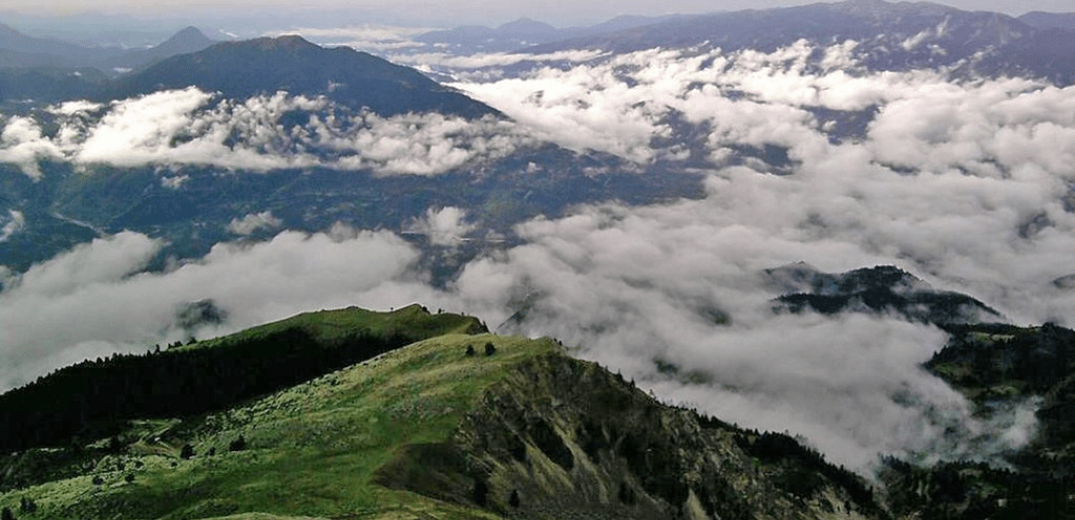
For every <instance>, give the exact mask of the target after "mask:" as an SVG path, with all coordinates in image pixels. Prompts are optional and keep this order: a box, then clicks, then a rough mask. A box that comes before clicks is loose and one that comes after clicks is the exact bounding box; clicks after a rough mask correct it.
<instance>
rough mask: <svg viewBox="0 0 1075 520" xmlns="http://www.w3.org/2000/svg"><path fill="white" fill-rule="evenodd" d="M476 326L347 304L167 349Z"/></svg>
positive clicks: (418, 335) (424, 333) (328, 341)
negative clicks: (289, 336) (294, 334)
mask: <svg viewBox="0 0 1075 520" xmlns="http://www.w3.org/2000/svg"><path fill="white" fill-rule="evenodd" d="M479 325H480V323H479V322H478V321H477V319H476V318H467V317H463V316H460V315H458V314H429V312H428V311H427V310H426V309H425V308H424V307H422V306H421V305H418V304H412V305H408V306H406V307H403V308H400V309H396V310H393V311H390V312H377V311H370V310H366V309H362V308H359V307H348V308H346V309H336V310H329V311H317V312H307V313H303V314H299V315H297V316H292V317H290V318H287V319H283V320H280V321H276V322H273V323H267V324H265V325H259V326H257V327H253V328H249V329H246V330H244V331H241V332H237V333H235V334H232V335H230V336H224V337H222V338H216V339H211V340H207V341H201V342H198V343H195V344H193V345H187V346H183V347H178V348H174V349H169V351H170V352H171V351H183V350H190V349H201V348H220V347H227V346H229V345H234V344H236V343H240V342H242V341H247V340H257V339H260V338H265V337H269V336H272V335H274V334H277V333H281V332H284V331H286V330H288V329H301V330H303V331H305V332H307V333H308V334H310V336H311V337H312V338H313V339H315V340H316V341H317V342H318V343H321V344H325V345H332V344H334V343H337V342H339V341H344V340H346V339H347V338H349V337H351V336H353V335H354V334H355V333H357V332H363V331H365V332H369V333H370V334H371V335H374V336H380V337H387V336H393V335H401V336H405V337H409V338H414V339H415V340H418V339H424V338H428V337H431V336H439V335H443V334H472V333H474V332H477V328H478V327H479Z"/></svg>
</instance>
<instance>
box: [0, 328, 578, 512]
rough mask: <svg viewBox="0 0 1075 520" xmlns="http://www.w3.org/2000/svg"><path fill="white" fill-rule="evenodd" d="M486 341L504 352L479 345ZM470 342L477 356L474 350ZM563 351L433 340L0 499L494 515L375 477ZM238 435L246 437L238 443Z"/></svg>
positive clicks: (84, 506) (127, 506)
mask: <svg viewBox="0 0 1075 520" xmlns="http://www.w3.org/2000/svg"><path fill="white" fill-rule="evenodd" d="M397 312H404V313H406V312H414V311H413V310H411V311H408V310H407V309H401V310H400V311H397ZM330 316H331V314H330ZM323 318H324V317H323ZM324 321H325V322H332V320H331V319H328V320H324ZM343 321H346V319H344V320H343ZM275 325H276V324H270V325H267V326H265V327H268V328H271V327H273V326H275ZM341 326H342V325H341ZM265 327H259V328H257V329H252V330H251V331H248V332H247V334H257V333H259V332H258V331H259V330H262V331H263V330H266V329H265ZM332 330H333V328H332V327H324V328H322V332H323V333H324V334H328V335H331V334H333V332H332ZM340 330H343V329H340ZM486 342H492V343H494V344H495V345H496V347H497V353H496V354H495V355H493V356H491V357H486V356H484V355H481V354H480V353H481V352H482V351H483V348H482V347H483V346H484V345H485V343H486ZM211 344H212V342H205V343H204V344H201V345H199V348H203V347H206V346H210V345H211ZM467 345H474V346H475V348H476V350H477V351H478V352H479V354H478V355H477V356H473V357H467V356H465V355H464V351H465V349H466V346H467ZM558 349H559V347H557V346H556V345H555V343H554V342H552V341H550V340H539V341H531V340H525V339H521V338H503V337H495V336H491V335H481V336H467V335H461V334H455V335H448V336H442V337H438V338H434V339H431V340H427V341H423V342H421V343H417V344H414V345H411V346H408V347H405V348H403V349H400V350H396V351H393V352H390V353H387V354H384V355H382V356H379V357H377V358H375V359H373V360H370V361H368V362H365V363H361V364H359V365H355V366H352V367H349V368H346V369H343V370H340V371H337V372H335V373H332V374H329V375H326V376H323V377H320V378H318V379H315V380H313V381H311V382H308V383H305V384H302V385H299V386H296V387H293V388H290V389H287V390H284V391H281V392H278V393H276V394H273V395H271V396H268V397H266V398H264V399H260V400H257V401H255V402H253V403H250V404H249V405H247V406H243V407H239V408H235V409H232V410H228V411H226V412H223V413H218V414H212V415H208V416H205V417H202V418H199V419H198V420H196V421H187V422H185V423H177V422H175V421H173V422H168V421H155V422H151V423H140V424H138V425H136V427H135V429H133V430H132V431H131V433H132V434H138V435H139V439H138V440H137V442H135V443H133V444H131V445H129V446H127V448H126V449H125V452H124V453H122V454H119V455H109V456H105V457H104V458H103V459H101V460H99V461H98V463H97V465H96V467H95V468H94V469H91V470H87V471H85V474H84V475H83V476H80V477H76V478H71V479H66V480H61V481H55V482H50V483H47V484H44V485H40V486H35V487H32V488H29V489H24V490H19V491H15V492H10V493H7V494H6V495H0V506H10V507H12V508H13V509H15V506H17V505H18V504H19V502H20V499H21V498H23V497H26V498H32V499H33V500H35V501H36V503H37V504H38V506H39V510H38V512H37V513H35V514H32V515H29V514H27V515H19V518H65V519H67V518H168V519H172V518H175V519H178V518H214V517H226V516H228V515H239V516H234V517H231V518H236V519H240V518H241V519H250V520H254V519H257V520H261V519H266V520H267V519H272V518H300V517H315V518H384V519H389V518H414V517H416V516H417V517H424V515H425V514H428V513H434V514H436V515H437V516H436V517H437V518H496V517H495V516H492V515H490V514H488V513H484V512H475V511H473V510H467V509H464V508H459V507H456V506H452V505H447V504H444V503H440V502H436V501H434V500H431V499H428V498H425V497H421V496H419V495H415V494H413V493H409V492H403V491H393V490H388V489H385V488H381V487H378V486H375V485H373V484H372V483H371V476H372V474H373V471H374V470H375V469H376V468H377V467H379V466H381V465H382V464H383V463H384V462H386V461H388V460H389V459H390V458H391V457H392V456H393V454H394V453H395V452H396V450H397V449H398V448H399V447H401V446H402V445H404V444H408V443H422V442H438V441H444V440H446V439H448V437H449V436H450V435H451V434H452V432H453V430H454V429H455V428H456V426H457V425H458V424H459V422H460V419H461V418H462V416H463V414H464V413H465V412H466V411H467V410H468V409H469V408H470V406H471V404H472V403H473V402H474V401H475V400H476V399H477V397H478V396H479V395H480V394H481V392H482V390H484V389H485V388H487V387H489V386H490V385H491V384H493V383H495V382H497V381H500V380H502V379H503V378H504V376H505V375H506V374H507V370H506V369H507V368H509V367H511V366H514V365H516V364H517V363H519V362H522V361H525V360H527V359H530V358H533V357H536V356H539V355H542V354H547V353H549V352H556V351H558ZM239 435H242V436H243V437H244V438H245V439H246V440H247V442H248V448H247V449H246V450H244V451H239V452H229V451H228V445H229V443H230V442H231V441H233V440H235V439H237V438H238V437H239ZM185 442H189V443H191V444H192V445H193V446H194V449H195V452H196V453H197V455H196V456H195V457H193V458H192V459H190V460H182V459H180V458H178V456H177V455H178V452H179V446H181V445H182V444H183V443H185ZM211 449H215V451H216V455H214V456H208V455H207V454H208V452H209V451H210V450H211ZM120 464H122V465H123V468H124V469H123V470H120V469H119V465H120ZM127 475H134V480H133V482H126V481H125V478H124V477H126V476H127ZM94 477H100V478H101V479H103V480H104V483H103V484H101V485H94V484H93V479H94ZM16 511H17V509H16ZM251 513H264V515H262V514H257V515H254V514H251ZM272 515H277V516H272Z"/></svg>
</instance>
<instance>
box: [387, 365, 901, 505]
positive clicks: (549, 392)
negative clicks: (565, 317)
mask: <svg viewBox="0 0 1075 520" xmlns="http://www.w3.org/2000/svg"><path fill="white" fill-rule="evenodd" d="M377 480H378V482H379V483H381V484H383V485H386V486H389V487H393V488H399V489H409V490H411V491H415V492H418V493H421V494H424V495H427V496H431V497H435V498H438V499H442V500H446V501H451V502H456V503H461V504H467V505H477V506H480V507H483V508H486V509H489V510H492V511H494V512H497V513H500V514H503V515H505V516H509V517H512V518H588V519H617V520H620V519H653V518H684V519H717V518H719V519H725V520H728V519H755V518H757V519H763V518H766V519H768V518H773V519H782V518H884V517H886V516H887V515H886V513H884V511H883V509H882V508H881V507H879V506H878V505H877V503H876V502H875V500H874V498H873V496H872V491H871V490H870V489H869V488H868V486H867V485H866V484H865V483H864V482H863V481H861V480H860V479H859V478H858V477H856V476H854V475H853V474H851V473H849V472H847V471H845V470H843V469H841V468H836V467H833V466H831V465H829V464H827V463H825V462H824V461H823V460H822V459H821V457H820V456H819V455H817V454H816V453H815V452H813V451H811V450H809V449H806V448H804V447H802V446H801V445H799V444H798V443H797V442H796V441H795V440H793V439H791V438H790V437H787V436H784V435H779V434H758V433H757V432H748V431H744V430H740V429H739V428H736V427H735V426H732V425H729V424H726V423H723V422H721V421H719V420H715V419H711V418H708V417H704V416H700V415H698V414H697V413H695V412H693V411H690V410H685V409H681V408H673V407H669V406H665V405H662V404H660V403H659V402H657V401H656V400H655V399H653V398H651V397H650V396H648V395H647V394H646V393H644V392H643V391H641V390H639V389H638V388H637V387H635V386H634V385H633V384H631V383H629V382H627V381H624V380H623V379H622V378H621V377H619V376H616V375H613V374H611V373H609V372H608V371H607V370H605V369H603V368H601V367H599V366H597V365H595V364H593V363H587V362H583V361H578V360H573V359H570V358H567V357H565V356H557V355H550V356H544V357H541V358H537V359H536V360H534V361H531V362H528V363H526V364H523V365H521V366H519V367H517V368H516V369H515V370H513V371H512V373H511V374H510V375H509V376H508V378H507V379H506V380H505V381H503V382H502V383H500V384H498V385H497V386H495V387H494V388H492V389H491V390H490V391H488V392H486V393H485V394H484V396H483V398H482V399H481V401H480V402H479V403H478V404H477V406H476V407H475V408H474V409H473V410H472V411H471V412H470V413H469V414H468V415H467V416H466V418H465V419H464V421H463V424H462V425H461V426H460V428H459V429H458V430H457V432H456V434H455V435H454V437H453V439H452V440H451V441H450V442H447V443H442V444H435V445H433V444H429V445H419V446H410V447H408V448H406V449H404V450H402V451H401V452H400V453H398V454H397V456H396V457H395V458H394V459H393V460H392V461H391V462H389V463H388V464H386V465H385V466H383V467H382V468H381V469H380V470H379V471H378V474H377Z"/></svg>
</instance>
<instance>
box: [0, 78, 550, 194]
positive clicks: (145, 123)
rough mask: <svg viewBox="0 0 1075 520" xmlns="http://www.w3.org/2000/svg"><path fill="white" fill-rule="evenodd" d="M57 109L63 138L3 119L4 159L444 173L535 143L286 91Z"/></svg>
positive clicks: (494, 127) (457, 121)
mask: <svg viewBox="0 0 1075 520" xmlns="http://www.w3.org/2000/svg"><path fill="white" fill-rule="evenodd" d="M49 112H50V113H51V114H53V115H54V116H55V117H57V119H58V122H59V126H60V128H59V130H58V131H57V132H56V133H55V135H45V134H44V133H43V131H42V127H41V125H40V124H39V123H38V122H37V121H35V120H33V119H30V118H27V117H16V118H12V119H10V120H9V121H0V124H4V128H3V131H2V133H0V162H8V163H14V164H17V165H19V166H21V167H22V169H23V171H24V172H25V173H26V174H27V175H30V176H31V177H34V178H38V177H40V175H41V171H40V168H39V167H38V161H39V160H41V159H52V160H64V161H71V162H74V163H76V164H81V165H92V164H104V165H109V166H115V167H136V166H145V165H151V164H159V165H204V166H213V167H218V168H227V169H235V170H249V171H268V170H274V169H282V168H305V167H313V166H323V167H328V168H338V169H345V170H364V169H370V170H373V171H374V172H376V173H379V174H382V175H395V174H410V175H435V174H438V173H444V172H446V171H450V170H453V169H456V168H460V167H462V166H463V165H466V164H468V163H470V162H474V161H483V160H494V159H496V158H499V157H503V156H505V155H508V154H510V153H512V152H513V151H515V149H516V147H517V146H525V145H526V144H527V143H529V142H531V139H529V138H527V137H525V136H524V135H522V134H521V133H520V132H519V130H518V129H517V128H516V126H515V125H513V124H512V123H510V122H507V121H503V120H500V119H497V118H495V117H491V116H490V117H485V118H482V119H478V120H467V119H464V118H459V117H452V116H444V115H441V114H437V113H427V114H404V115H399V116H393V117H381V116H378V115H376V114H373V113H369V112H365V111H362V112H357V113H356V112H354V111H351V110H349V109H346V108H341V107H337V106H335V105H334V104H333V103H331V102H330V101H328V100H327V99H324V98H314V99H311V98H306V97H302V96H290V95H288V94H286V93H284V92H280V93H277V94H275V95H273V96H258V97H253V98H250V99H247V100H244V101H235V100H222V99H218V98H217V96H215V95H213V94H209V93H205V92H202V91H200V90H198V89H197V88H194V87H191V88H187V89H184V90H174V91H163V92H156V93H153V94H149V95H146V96H143V97H139V98H133V99H126V100H122V101H117V102H114V103H112V104H111V105H109V106H107V107H102V106H100V105H95V104H89V103H84V102H75V103H65V104H63V105H60V106H58V107H52V108H51V109H50V110H49Z"/></svg>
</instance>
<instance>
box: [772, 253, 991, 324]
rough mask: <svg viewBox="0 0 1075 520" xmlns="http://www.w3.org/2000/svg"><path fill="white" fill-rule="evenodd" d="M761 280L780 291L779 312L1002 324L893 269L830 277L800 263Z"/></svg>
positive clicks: (964, 300)
mask: <svg viewBox="0 0 1075 520" xmlns="http://www.w3.org/2000/svg"><path fill="white" fill-rule="evenodd" d="M765 276H766V277H767V278H768V280H769V283H770V285H771V286H772V287H774V289H776V290H778V291H780V292H782V293H784V294H782V295H781V296H780V297H778V298H777V299H776V301H775V306H774V310H776V311H777V312H794V313H799V312H803V311H805V310H812V311H814V312H818V313H821V314H830V315H832V314H838V313H841V312H868V313H872V314H889V313H892V314H898V315H901V316H903V317H904V318H906V319H909V320H911V321H918V322H924V323H933V324H935V325H947V324H956V323H960V324H964V323H982V322H996V321H1002V320H1003V316H1001V315H1000V314H999V313H998V312H997V311H996V310H994V309H991V308H990V307H989V306H987V305H986V304H984V303H982V302H981V301H978V300H976V299H974V298H972V297H970V296H967V295H965V294H960V293H956V292H951V291H937V290H935V289H933V288H932V287H931V286H930V285H929V284H928V283H926V282H924V281H922V280H920V279H919V278H917V277H915V276H914V275H912V274H910V273H908V272H906V271H903V270H901V269H899V268H896V267H893V266H878V267H870V268H863V269H855V270H853V271H848V272H846V273H841V274H829V273H821V272H818V271H816V270H815V269H814V268H812V267H810V266H809V265H806V264H801V263H800V264H793V265H790V266H785V267H781V268H777V269H767V270H766V271H765Z"/></svg>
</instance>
